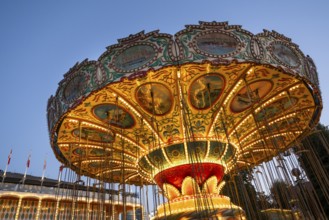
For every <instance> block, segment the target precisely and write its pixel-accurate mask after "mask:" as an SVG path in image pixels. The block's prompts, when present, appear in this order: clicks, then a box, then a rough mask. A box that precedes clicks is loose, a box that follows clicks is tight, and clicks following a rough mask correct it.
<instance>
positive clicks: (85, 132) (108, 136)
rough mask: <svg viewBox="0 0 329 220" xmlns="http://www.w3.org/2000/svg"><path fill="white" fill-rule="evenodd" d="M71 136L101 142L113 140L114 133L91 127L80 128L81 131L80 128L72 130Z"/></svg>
mask: <svg viewBox="0 0 329 220" xmlns="http://www.w3.org/2000/svg"><path fill="white" fill-rule="evenodd" d="M73 136H75V137H77V138H80V137H81V139H84V140H87V141H95V142H102V143H111V142H113V141H114V134H113V133H112V132H111V131H109V132H104V131H99V130H97V129H93V128H82V129H81V132H80V129H78V128H77V129H74V130H73Z"/></svg>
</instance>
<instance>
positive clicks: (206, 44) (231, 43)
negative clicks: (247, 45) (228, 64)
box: [195, 32, 239, 56]
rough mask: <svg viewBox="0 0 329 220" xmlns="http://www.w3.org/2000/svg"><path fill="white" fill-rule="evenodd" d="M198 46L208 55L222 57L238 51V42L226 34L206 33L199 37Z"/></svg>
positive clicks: (197, 39)
mask: <svg viewBox="0 0 329 220" xmlns="http://www.w3.org/2000/svg"><path fill="white" fill-rule="evenodd" d="M195 38H196V46H197V48H199V49H200V50H201V51H202V52H204V53H206V54H211V55H216V56H222V55H226V54H229V53H232V52H234V51H236V50H237V47H238V44H239V43H238V40H237V39H235V38H234V35H230V34H229V33H224V32H206V33H202V34H201V35H198V36H196V37H195Z"/></svg>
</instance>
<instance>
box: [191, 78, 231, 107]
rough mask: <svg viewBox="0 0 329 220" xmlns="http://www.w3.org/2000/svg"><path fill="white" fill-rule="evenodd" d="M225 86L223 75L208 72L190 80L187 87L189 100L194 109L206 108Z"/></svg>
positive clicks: (214, 100)
mask: <svg viewBox="0 0 329 220" xmlns="http://www.w3.org/2000/svg"><path fill="white" fill-rule="evenodd" d="M224 87H225V81H224V77H223V76H221V75H218V74H214V73H210V74H209V75H208V74H207V75H204V76H201V77H199V78H197V79H196V80H194V81H193V82H192V84H191V85H190V87H189V90H188V91H189V101H190V102H191V104H192V106H193V107H194V108H196V109H207V108H209V107H210V106H212V105H213V104H214V103H215V102H216V101H217V100H218V99H219V97H220V96H221V94H222V92H223V90H224Z"/></svg>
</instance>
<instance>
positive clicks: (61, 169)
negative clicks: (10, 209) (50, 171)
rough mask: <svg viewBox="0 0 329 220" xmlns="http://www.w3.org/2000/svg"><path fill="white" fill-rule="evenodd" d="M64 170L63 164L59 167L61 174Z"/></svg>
mask: <svg viewBox="0 0 329 220" xmlns="http://www.w3.org/2000/svg"><path fill="white" fill-rule="evenodd" d="M63 169H64V164H62V165H61V166H60V167H59V172H60V173H61V172H62V171H63Z"/></svg>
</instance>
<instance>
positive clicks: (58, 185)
mask: <svg viewBox="0 0 329 220" xmlns="http://www.w3.org/2000/svg"><path fill="white" fill-rule="evenodd" d="M63 169H64V164H61V165H60V167H59V172H58V180H57V193H56V194H57V195H59V188H60V185H61V177H62V172H63Z"/></svg>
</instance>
